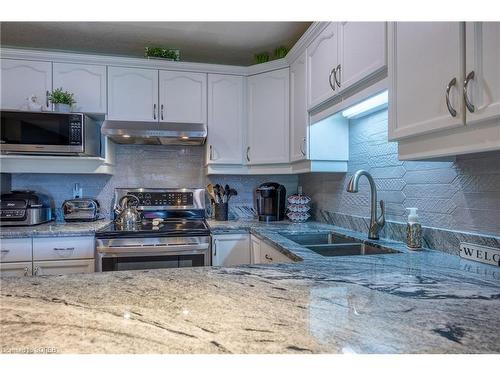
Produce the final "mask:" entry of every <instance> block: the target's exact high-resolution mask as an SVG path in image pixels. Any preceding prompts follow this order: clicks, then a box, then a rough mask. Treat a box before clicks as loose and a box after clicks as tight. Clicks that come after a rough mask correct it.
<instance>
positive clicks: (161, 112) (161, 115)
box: [160, 104, 163, 120]
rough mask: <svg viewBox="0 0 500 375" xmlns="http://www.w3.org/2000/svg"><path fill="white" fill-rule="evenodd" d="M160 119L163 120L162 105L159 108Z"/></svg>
mask: <svg viewBox="0 0 500 375" xmlns="http://www.w3.org/2000/svg"><path fill="white" fill-rule="evenodd" d="M160 113H161V119H162V120H163V104H162V105H161V107H160Z"/></svg>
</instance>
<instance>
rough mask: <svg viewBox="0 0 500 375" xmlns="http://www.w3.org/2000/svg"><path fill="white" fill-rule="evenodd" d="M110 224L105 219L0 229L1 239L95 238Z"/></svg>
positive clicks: (52, 222) (56, 222) (54, 222)
mask: <svg viewBox="0 0 500 375" xmlns="http://www.w3.org/2000/svg"><path fill="white" fill-rule="evenodd" d="M109 222H110V221H109V220H105V219H104V220H97V221H91V222H81V223H68V222H64V221H63V222H59V221H49V222H48V223H44V224H39V225H34V226H30V227H0V238H20V237H61V236H93V235H94V234H95V232H96V231H97V230H99V229H101V228H103V227H104V226H106V225H107V224H109Z"/></svg>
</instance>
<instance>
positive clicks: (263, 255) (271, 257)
mask: <svg viewBox="0 0 500 375" xmlns="http://www.w3.org/2000/svg"><path fill="white" fill-rule="evenodd" d="M250 241H251V253H252V264H257V263H292V262H293V260H292V259H290V258H289V257H287V256H286V255H285V254H283V253H282V252H281V251H279V250H278V249H276V248H275V247H274V246H271V245H269V244H268V243H267V242H265V241H262V240H260V239H259V238H257V237H256V236H254V235H252V236H251V239H250Z"/></svg>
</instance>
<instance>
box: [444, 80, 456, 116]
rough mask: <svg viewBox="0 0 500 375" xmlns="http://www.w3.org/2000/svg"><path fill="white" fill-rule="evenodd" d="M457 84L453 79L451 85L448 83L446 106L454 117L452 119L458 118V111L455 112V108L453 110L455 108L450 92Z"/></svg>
mask: <svg viewBox="0 0 500 375" xmlns="http://www.w3.org/2000/svg"><path fill="white" fill-rule="evenodd" d="M456 84H457V79H456V78H455V77H453V79H452V80H451V81H450V83H448V86H446V106H447V107H448V112H450V115H452V117H456V116H457V111H456V110H455V108H453V106H452V105H451V103H450V90H451V88H452V87H453V86H455V85H456Z"/></svg>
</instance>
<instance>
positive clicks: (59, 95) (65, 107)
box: [49, 87, 76, 112]
mask: <svg viewBox="0 0 500 375" xmlns="http://www.w3.org/2000/svg"><path fill="white" fill-rule="evenodd" d="M49 100H50V101H51V103H53V104H54V110H55V111H56V112H71V106H72V105H73V104H75V103H76V100H75V98H74V97H73V94H72V93H70V92H68V91H63V89H62V87H59V88H58V89H55V90H52V92H51V93H50V95H49Z"/></svg>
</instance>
